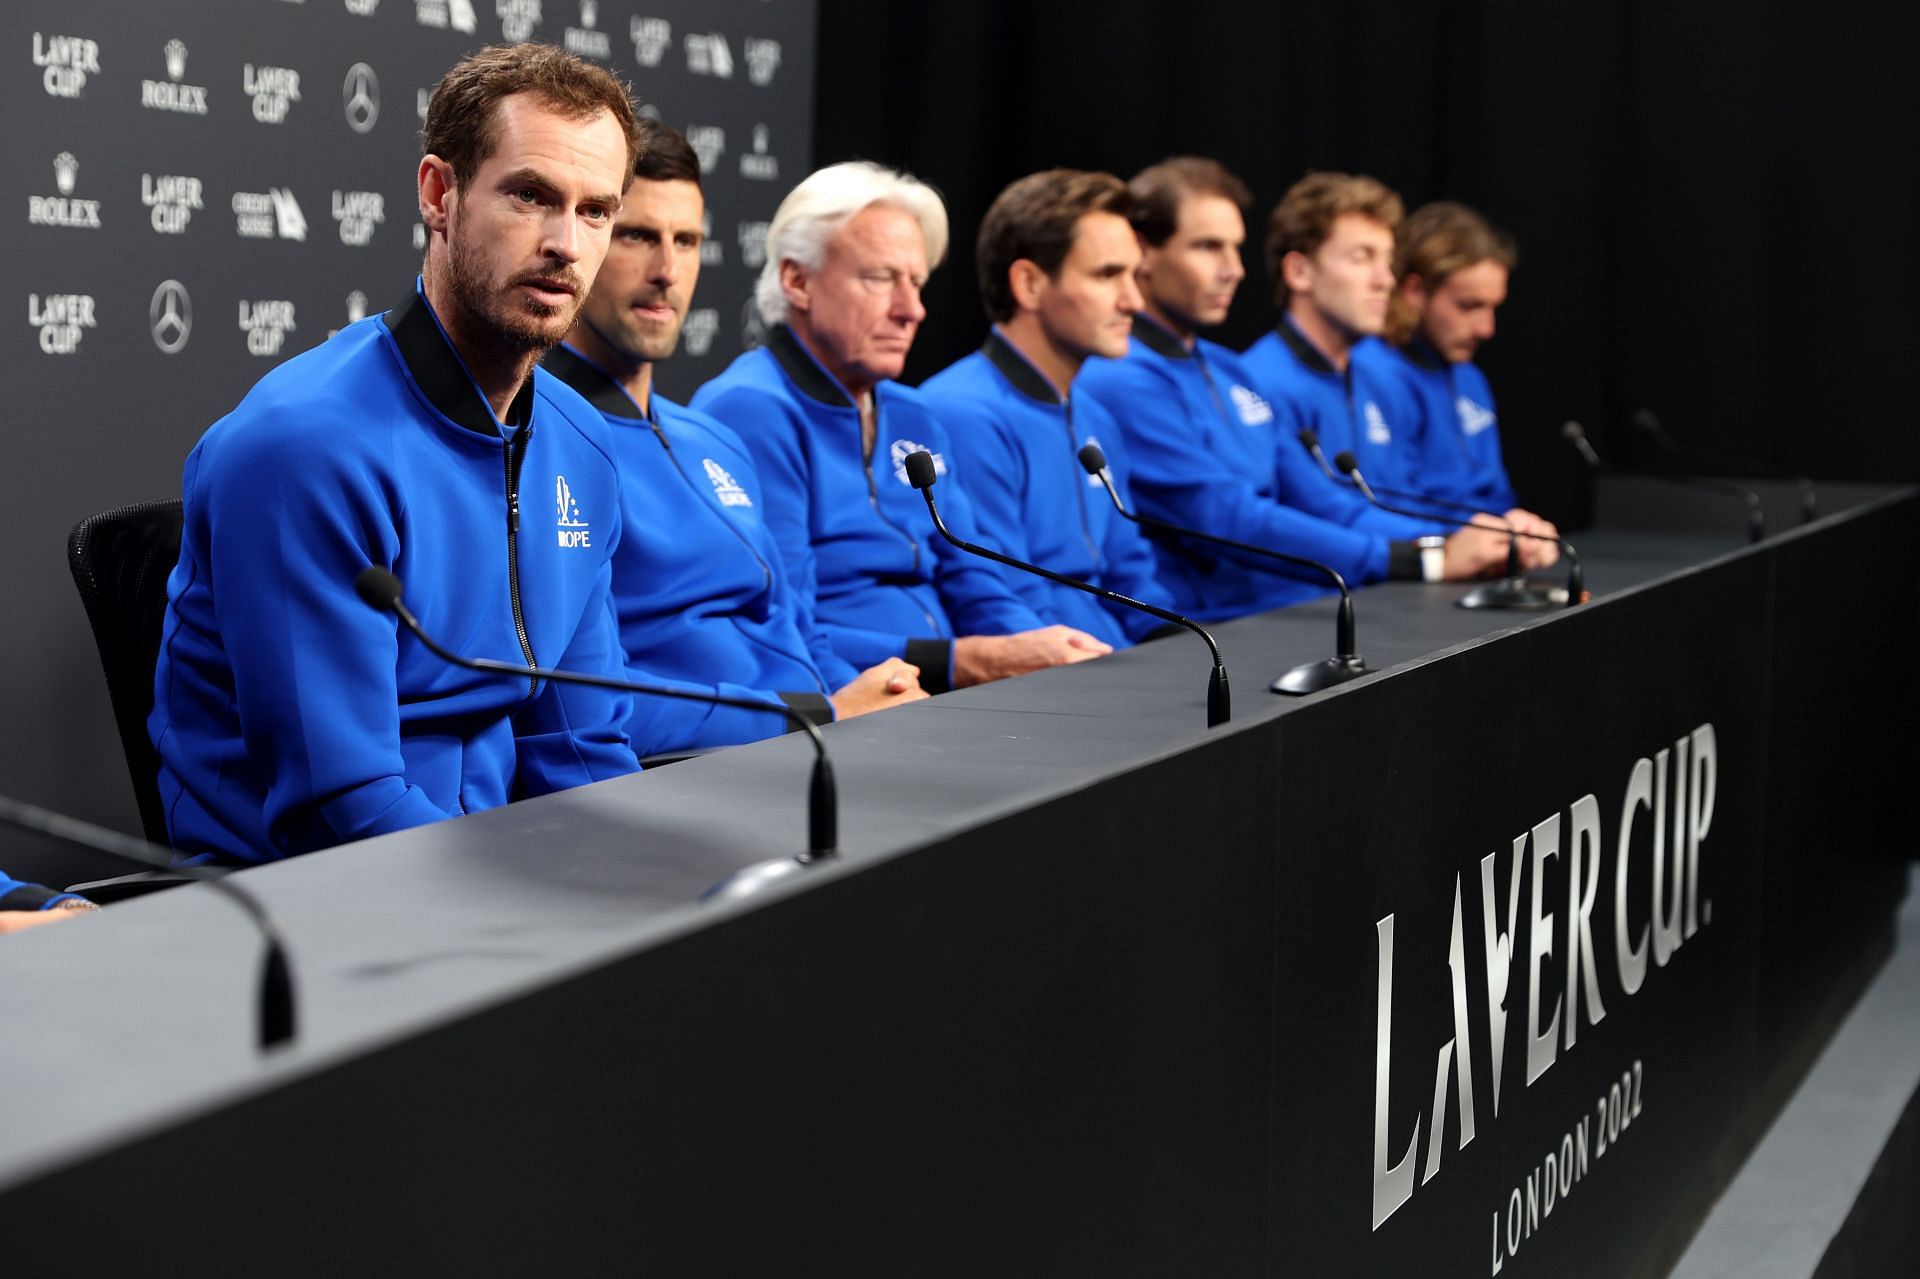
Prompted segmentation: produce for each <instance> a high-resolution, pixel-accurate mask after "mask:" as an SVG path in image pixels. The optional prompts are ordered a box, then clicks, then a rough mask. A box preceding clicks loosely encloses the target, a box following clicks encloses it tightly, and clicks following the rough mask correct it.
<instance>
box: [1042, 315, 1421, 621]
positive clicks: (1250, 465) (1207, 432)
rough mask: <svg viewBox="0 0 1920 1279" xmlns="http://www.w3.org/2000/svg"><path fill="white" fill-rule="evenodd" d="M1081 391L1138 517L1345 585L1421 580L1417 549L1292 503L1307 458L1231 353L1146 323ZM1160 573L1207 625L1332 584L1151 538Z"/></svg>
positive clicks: (1233, 554) (1182, 604)
mask: <svg viewBox="0 0 1920 1279" xmlns="http://www.w3.org/2000/svg"><path fill="white" fill-rule="evenodd" d="M1075 386H1076V388H1077V389H1079V390H1081V391H1083V392H1084V393H1085V394H1087V395H1088V396H1090V397H1091V398H1092V399H1094V400H1097V401H1098V402H1099V403H1100V404H1101V405H1102V406H1103V407H1104V408H1106V409H1107V411H1108V412H1109V413H1110V414H1111V415H1112V417H1113V419H1114V421H1115V422H1116V423H1118V425H1119V428H1120V436H1121V439H1122V441H1123V442H1124V445H1125V448H1126V452H1127V455H1128V458H1129V460H1130V461H1131V463H1132V467H1133V476H1132V485H1133V494H1134V497H1135V499H1136V500H1137V501H1138V503H1139V513H1140V514H1142V515H1147V516H1151V517H1152V518H1154V519H1159V520H1165V521H1166V522H1167V523H1169V524H1178V525H1181V526H1183V527H1186V528H1191V529H1197V530H1199V531H1200V532H1202V533H1211V534H1213V535H1214V536H1216V537H1225V538H1231V539H1233V540H1234V541H1236V542H1246V543H1248V544H1250V545H1253V546H1264V547H1268V548H1270V549H1272V550H1275V551H1281V552H1285V553H1286V554H1289V555H1302V556H1305V557H1307V558H1308V559H1315V560H1319V561H1321V562H1322V563H1325V564H1329V565H1331V566H1332V567H1333V568H1334V569H1336V570H1337V571H1338V572H1339V573H1340V574H1341V576H1343V577H1345V578H1346V579H1347V581H1348V582H1349V583H1351V584H1352V585H1355V586H1359V585H1360V584H1362V583H1364V582H1373V581H1378V580H1380V579H1381V578H1384V577H1387V576H1388V575H1389V573H1390V572H1392V573H1393V574H1394V575H1396V576H1404V575H1414V576H1417V575H1418V552H1417V551H1415V550H1414V549H1413V547H1412V546H1411V545H1410V544H1403V543H1394V542H1391V541H1390V540H1389V538H1388V537H1387V536H1386V535H1385V534H1384V533H1380V532H1377V531H1372V530H1369V529H1363V528H1349V527H1347V526H1346V525H1344V524H1340V523H1337V522H1335V521H1332V520H1327V519H1322V518H1320V517H1319V516H1315V515H1310V514H1308V513H1307V512H1305V511H1302V510H1299V509H1296V508H1295V507H1293V506H1291V505H1289V504H1288V501H1287V498H1286V496H1285V493H1286V491H1287V490H1288V489H1289V488H1291V487H1292V486H1293V483H1297V481H1294V482H1292V483H1288V482H1283V472H1284V470H1285V468H1286V467H1287V466H1290V465H1292V464H1293V463H1292V460H1291V459H1292V458H1293V457H1295V456H1296V455H1297V456H1298V458H1299V460H1300V461H1301V462H1304V463H1305V464H1306V465H1307V466H1309V467H1311V466H1313V459H1312V458H1310V457H1308V456H1306V452H1305V450H1303V449H1302V448H1301V447H1300V445H1299V444H1298V443H1297V442H1296V441H1295V440H1294V439H1293V438H1292V437H1291V435H1290V434H1283V428H1282V424H1281V423H1280V421H1279V419H1278V416H1277V415H1276V414H1275V412H1274V411H1273V408H1272V406H1271V405H1269V404H1268V403H1267V401H1266V400H1265V399H1264V398H1263V397H1262V396H1261V395H1260V394H1259V393H1258V392H1257V391H1255V390H1254V389H1253V381H1252V378H1251V377H1250V376H1249V375H1248V374H1247V372H1246V370H1245V369H1243V368H1242V367H1241V365H1240V362H1239V359H1238V357H1236V356H1235V355H1234V354H1233V352H1231V351H1229V350H1227V348H1225V347H1223V346H1220V345H1218V344H1217V343H1213V342H1209V341H1207V340H1206V339H1204V338H1201V339H1198V340H1196V341H1195V343H1194V345H1193V347H1192V349H1191V350H1189V349H1188V348H1187V347H1185V346H1184V345H1182V344H1181V342H1180V341H1179V339H1177V338H1176V337H1174V336H1173V335H1172V334H1171V333H1169V332H1167V331H1166V330H1165V329H1164V328H1162V327H1160V326H1159V325H1158V324H1156V323H1154V322H1153V321H1152V320H1151V319H1149V318H1148V317H1147V316H1145V315H1140V316H1136V317H1135V320H1134V327H1133V341H1132V344H1131V345H1130V346H1129V348H1128V351H1127V355H1126V356H1125V357H1124V358H1122V359H1118V360H1089V361H1087V364H1086V367H1085V368H1083V369H1082V370H1081V371H1080V376H1079V378H1078V379H1076V381H1075ZM1152 543H1153V548H1154V552H1155V554H1156V556H1157V557H1158V565H1159V567H1158V577H1159V580H1160V582H1161V584H1162V585H1163V586H1165V587H1166V588H1167V590H1168V591H1170V592H1171V593H1172V595H1173V599H1174V607H1175V608H1176V609H1177V610H1179V611H1180V612H1182V613H1186V614H1188V615H1190V616H1193V617H1198V618H1200V619H1201V620H1203V621H1220V620H1224V619H1226V618H1231V617H1240V616H1243V615H1245V614H1248V613H1258V612H1263V611H1265V610H1267V609H1270V608H1279V607H1281V606H1283V605H1286V604H1294V603H1298V602H1299V601H1301V600H1305V599H1311V598H1313V597H1315V596H1318V595H1324V594H1326V593H1327V592H1329V591H1331V590H1332V589H1333V588H1332V587H1331V586H1330V585H1329V584H1328V582H1327V580H1326V578H1325V577H1323V576H1321V575H1319V574H1316V573H1312V572H1311V571H1310V570H1306V569H1297V568H1289V567H1286V566H1284V565H1280V564H1277V563H1275V562H1274V561H1272V560H1268V559H1264V558H1261V557H1258V556H1252V555H1247V554H1245V553H1244V552H1241V551H1235V550H1232V549H1230V548H1227V547H1219V546H1211V545H1208V544H1206V543H1203V542H1198V541H1194V540H1192V539H1180V538H1173V537H1155V538H1153V539H1152Z"/></svg>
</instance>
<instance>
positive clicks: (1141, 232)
mask: <svg viewBox="0 0 1920 1279" xmlns="http://www.w3.org/2000/svg"><path fill="white" fill-rule="evenodd" d="M1127 190H1129V191H1131V192H1132V193H1133V212H1132V213H1130V214H1129V215H1128V216H1127V221H1129V222H1131V223H1133V233H1134V234H1135V235H1137V236H1139V237H1140V239H1141V242H1142V243H1144V244H1146V245H1147V247H1149V248H1154V249H1157V248H1159V247H1160V246H1161V245H1163V244H1165V243H1166V242H1167V241H1168V240H1171V239H1172V238H1173V233H1174V230H1175V229H1176V228H1178V227H1179V225H1180V205H1181V203H1182V202H1183V201H1186V200H1191V199H1193V198H1194V197H1195V196H1202V195H1217V196H1219V197H1220V198H1221V199H1223V200H1230V201H1232V202H1233V204H1234V205H1235V207H1237V208H1238V209H1239V210H1240V216H1241V218H1242V219H1243V220H1244V219H1245V218H1246V216H1247V213H1248V211H1249V210H1250V209H1252V208H1253V192H1251V191H1249V190H1247V184H1246V183H1244V182H1242V181H1241V180H1240V179H1239V178H1236V177H1234V176H1233V174H1231V173H1229V172H1228V171H1227V166H1226V165H1224V164H1221V163H1220V162H1219V161H1218V160H1209V159H1207V158H1206V157H1205V156H1198V155H1176V156H1173V157H1172V158H1170V159H1166V160H1162V161H1161V162H1160V163H1158V164H1156V165H1154V166H1153V167H1151V168H1147V169H1142V170H1140V172H1138V173H1136V174H1134V175H1133V181H1131V182H1129V183H1127Z"/></svg>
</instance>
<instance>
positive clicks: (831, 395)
mask: <svg viewBox="0 0 1920 1279" xmlns="http://www.w3.org/2000/svg"><path fill="white" fill-rule="evenodd" d="M767 350H768V351H769V352H770V353H771V354H772V355H773V358H774V359H775V360H776V361H778V362H779V364H780V367H781V368H782V369H784V370H785V371H786V374H787V377H788V378H790V379H791V380H792V381H793V384H794V385H795V386H797V387H799V388H800V390H801V391H802V392H803V393H805V394H806V395H807V396H808V397H809V398H810V399H815V400H818V401H820V402H821V403H822V404H831V405H833V406H834V407H835V408H843V409H857V408H859V405H858V404H856V403H854V399H853V397H852V396H851V395H849V394H847V388H846V387H844V386H841V385H840V383H839V381H838V380H837V379H835V377H834V376H833V374H831V373H829V372H827V370H826V368H825V367H824V366H822V365H821V363H820V361H819V360H817V359H815V358H814V355H813V352H812V351H809V350H808V349H807V344H806V343H804V342H802V341H801V340H800V338H799V336H798V335H797V334H795V333H794V331H793V330H792V329H791V328H789V327H788V326H787V325H784V324H781V325H778V326H776V327H775V328H774V330H773V332H772V333H771V334H769V335H768V336H767Z"/></svg>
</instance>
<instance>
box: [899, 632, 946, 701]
mask: <svg viewBox="0 0 1920 1279" xmlns="http://www.w3.org/2000/svg"><path fill="white" fill-rule="evenodd" d="M903 660H904V661H905V662H906V663H907V664H908V665H910V666H918V667H919V668H920V687H921V688H923V689H925V690H926V691H927V692H929V693H945V692H947V691H949V690H950V689H952V687H953V641H952V640H936V639H910V640H908V641H907V651H906V655H905V657H904V658H903Z"/></svg>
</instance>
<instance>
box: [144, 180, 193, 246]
mask: <svg viewBox="0 0 1920 1279" xmlns="http://www.w3.org/2000/svg"><path fill="white" fill-rule="evenodd" d="M202 191H203V188H202V186H201V183H200V179H199V178H188V177H182V176H180V175H179V174H177V173H161V174H153V173H143V174H141V175H140V203H142V204H144V205H146V206H147V208H148V210H149V211H150V212H149V218H150V219H151V221H152V223H153V229H154V230H155V231H158V232H159V233H160V234H161V235H185V234H186V230H187V226H188V225H189V223H191V222H192V220H193V215H194V213H195V212H196V211H197V210H199V209H203V208H205V207H206V205H205V204H204V203H203V202H202V201H203V198H204V197H203V194H202Z"/></svg>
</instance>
